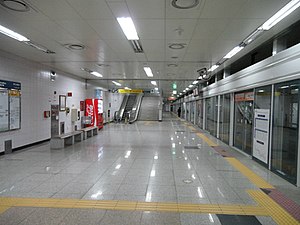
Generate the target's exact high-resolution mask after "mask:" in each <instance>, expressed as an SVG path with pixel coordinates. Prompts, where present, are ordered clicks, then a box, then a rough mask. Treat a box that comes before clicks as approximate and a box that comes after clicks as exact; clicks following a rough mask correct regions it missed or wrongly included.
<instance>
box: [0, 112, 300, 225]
mask: <svg viewBox="0 0 300 225" xmlns="http://www.w3.org/2000/svg"><path fill="white" fill-rule="evenodd" d="M164 118H165V119H164V121H163V122H143V121H138V122H136V123H134V124H108V125H106V126H105V127H104V129H103V130H101V131H100V132H99V134H98V135H97V136H94V137H92V138H89V139H87V140H85V141H83V142H79V143H76V144H74V145H72V146H69V147H67V148H65V149H62V150H51V149H50V146H49V143H45V144H40V145H37V146H34V147H30V148H28V149H25V150H22V151H18V152H15V153H13V154H9V155H4V156H1V157H0V225H2V224H3V225H8V224H22V225H23V224H59V225H63V224H101V225H103V224H226V223H227V222H224V221H228V218H229V219H230V218H233V219H231V220H230V221H233V220H234V218H235V217H234V216H235V215H248V216H250V217H249V218H251V219H249V221H251V220H255V221H256V222H257V223H258V224H276V223H278V224H279V223H280V222H281V220H276V221H274V219H273V217H272V216H273V215H271V214H272V213H271V212H270V213H269V211H268V210H264V208H261V206H260V205H259V204H258V201H257V199H255V197H253V196H259V194H256V192H259V193H260V188H270V187H272V188H276V189H278V190H280V191H282V193H283V194H286V195H287V196H288V197H290V198H292V199H293V200H294V201H295V202H296V203H299V202H300V199H299V189H297V188H295V187H294V186H292V185H291V184H289V183H287V182H286V181H284V180H282V179H281V178H280V177H278V176H276V175H275V174H273V173H271V172H270V171H268V170H266V169H265V168H264V167H262V166H260V165H259V164H257V163H256V162H254V161H252V160H251V159H249V158H248V157H246V156H244V155H241V154H240V153H238V152H237V151H235V150H232V149H231V148H230V147H228V146H226V145H224V144H223V143H222V142H220V141H219V140H217V139H216V138H214V137H211V136H210V135H209V134H207V133H205V132H203V131H201V130H199V129H197V128H195V127H193V126H191V124H189V123H186V122H184V121H181V120H178V119H177V118H176V117H175V116H173V115H171V114H164ZM212 146H213V147H214V146H217V147H218V146H219V147H220V148H221V147H222V149H226V152H227V153H228V154H227V155H228V156H230V157H223V155H222V154H219V152H218V151H216V150H215V148H213V147H212ZM248 190H251V191H252V194H253V195H250V194H249V192H248ZM17 198H18V202H19V205H16V204H12V203H11V202H10V200H11V201H13V199H17ZM19 198H28V199H23V200H22V199H19ZM36 199H38V200H36ZM47 199H52V200H53V201H54V202H56V203H55V204H54V203H53V202H51V201H50V200H49V201H50V202H47ZM73 199H74V200H73ZM59 200H61V201H59ZM74 201H76V202H77V201H81V202H79V203H78V202H77V203H76V204H75V203H74ZM118 201H119V202H118ZM266 201H272V200H270V199H268V196H266ZM152 203H153V204H155V205H151V204H152ZM170 203H171V204H170ZM133 205H134V207H133ZM247 210H248V213H247ZM277 210H278V212H281V211H280V209H277ZM268 213H269V214H268ZM283 215H285V216H288V215H286V214H283ZM226 216H228V217H226ZM220 218H221V219H220ZM224 218H225V219H224ZM242 218H246V221H247V218H248V217H242ZM275 219H276V218H275ZM282 221H283V222H284V220H282ZM286 221H294V220H292V219H291V218H287V220H286Z"/></svg>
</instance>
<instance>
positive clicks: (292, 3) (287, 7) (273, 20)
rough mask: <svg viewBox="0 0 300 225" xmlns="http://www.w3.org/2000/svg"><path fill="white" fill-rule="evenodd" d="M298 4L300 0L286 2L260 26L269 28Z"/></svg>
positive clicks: (265, 28)
mask: <svg viewBox="0 0 300 225" xmlns="http://www.w3.org/2000/svg"><path fill="white" fill-rule="evenodd" d="M299 6H300V0H292V1H290V2H289V3H288V4H286V5H285V6H284V7H283V8H282V9H280V10H279V11H278V12H277V13H275V14H274V15H273V16H272V17H271V18H270V19H268V20H267V21H266V22H265V23H264V24H263V25H262V26H261V29H263V30H269V29H271V28H272V27H273V26H275V25H276V24H277V23H278V22H279V21H281V20H282V19H283V18H285V17H286V16H288V15H289V14H291V13H292V12H293V11H294V10H295V9H297V8H298V7H299Z"/></svg>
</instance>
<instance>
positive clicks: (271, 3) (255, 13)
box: [237, 0, 290, 20]
mask: <svg viewBox="0 0 300 225" xmlns="http://www.w3.org/2000/svg"><path fill="white" fill-rule="evenodd" d="M289 1H290V0H263V1H262V0H248V1H247V3H246V4H245V5H244V6H243V7H242V8H241V10H240V11H239V12H238V13H237V18H240V19H243V18H244V19H265V20H267V19H268V18H270V17H271V16H272V15H273V14H275V13H276V12H277V11H278V10H279V9H281V8H282V7H283V6H284V5H286V4H287V3H288V2H289Z"/></svg>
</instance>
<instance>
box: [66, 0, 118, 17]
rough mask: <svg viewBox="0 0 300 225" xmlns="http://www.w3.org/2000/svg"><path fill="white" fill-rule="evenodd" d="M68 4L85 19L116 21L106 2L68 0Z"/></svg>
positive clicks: (101, 0) (100, 0)
mask: <svg viewBox="0 0 300 225" xmlns="http://www.w3.org/2000/svg"><path fill="white" fill-rule="evenodd" d="M67 2H68V4H69V5H70V6H71V7H72V8H74V10H75V11H76V12H77V13H78V14H79V15H80V16H81V18H83V19H114V15H113V14H112V12H111V11H110V8H109V7H108V5H107V3H106V2H105V1H104V0H84V1H82V0H67Z"/></svg>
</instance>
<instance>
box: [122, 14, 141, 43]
mask: <svg viewBox="0 0 300 225" xmlns="http://www.w3.org/2000/svg"><path fill="white" fill-rule="evenodd" d="M117 20H118V23H119V24H120V26H121V28H122V30H123V32H124V34H125V36H126V38H127V39H128V40H139V36H138V34H137V32H136V29H135V26H134V23H133V21H132V19H131V17H118V18H117Z"/></svg>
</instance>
